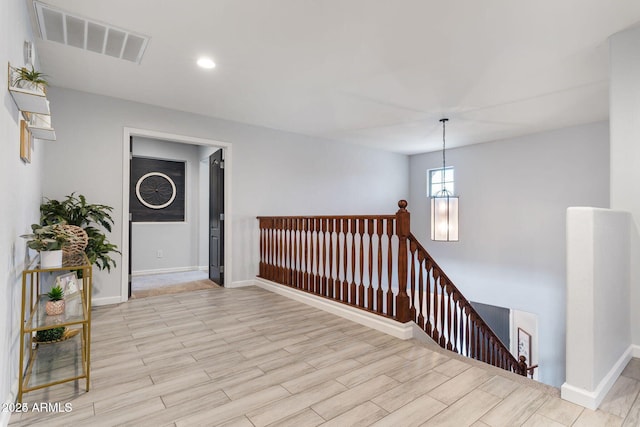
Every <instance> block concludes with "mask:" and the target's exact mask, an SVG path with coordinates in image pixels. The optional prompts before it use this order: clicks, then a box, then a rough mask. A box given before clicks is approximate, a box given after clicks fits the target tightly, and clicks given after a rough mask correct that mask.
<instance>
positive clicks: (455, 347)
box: [453, 293, 460, 353]
mask: <svg viewBox="0 0 640 427" xmlns="http://www.w3.org/2000/svg"><path fill="white" fill-rule="evenodd" d="M459 314H460V313H459V312H458V294H456V293H454V294H453V351H455V352H456V353H459V351H458V348H459V347H458V338H459V336H458V316H459Z"/></svg>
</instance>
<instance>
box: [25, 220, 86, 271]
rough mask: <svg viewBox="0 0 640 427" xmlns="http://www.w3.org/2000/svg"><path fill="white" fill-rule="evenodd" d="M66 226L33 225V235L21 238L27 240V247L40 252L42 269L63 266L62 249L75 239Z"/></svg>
mask: <svg viewBox="0 0 640 427" xmlns="http://www.w3.org/2000/svg"><path fill="white" fill-rule="evenodd" d="M63 225H64V224H52V225H39V224H32V225H31V231H32V233H31V234H23V235H22V236H20V237H23V238H25V239H27V246H28V247H29V248H31V249H34V250H36V251H38V252H40V267H42V268H52V267H60V266H62V247H63V246H64V244H65V243H66V242H67V241H68V240H70V239H73V237H74V236H73V235H71V234H70V233H69V231H67V230H66V229H65V228H64V227H63Z"/></svg>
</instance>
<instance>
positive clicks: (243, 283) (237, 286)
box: [228, 279, 257, 288]
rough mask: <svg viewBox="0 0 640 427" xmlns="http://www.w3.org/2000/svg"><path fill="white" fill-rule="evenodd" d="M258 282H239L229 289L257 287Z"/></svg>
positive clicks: (232, 284) (251, 280)
mask: <svg viewBox="0 0 640 427" xmlns="http://www.w3.org/2000/svg"><path fill="white" fill-rule="evenodd" d="M256 285H257V284H256V282H255V280H253V279H250V280H238V281H237V282H233V283H231V284H230V285H229V286H228V287H229V288H246V287H247V286H256Z"/></svg>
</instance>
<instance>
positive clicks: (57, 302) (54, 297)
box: [44, 286, 64, 316]
mask: <svg viewBox="0 0 640 427" xmlns="http://www.w3.org/2000/svg"><path fill="white" fill-rule="evenodd" d="M47 296H48V297H49V301H47V303H46V304H45V306H44V309H45V311H46V312H47V314H48V315H49V316H57V315H58V314H62V313H64V291H63V290H62V288H61V287H60V286H54V287H53V288H51V290H50V291H49V293H48V294H47Z"/></svg>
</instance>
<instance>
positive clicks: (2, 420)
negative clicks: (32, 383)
mask: <svg viewBox="0 0 640 427" xmlns="http://www.w3.org/2000/svg"><path fill="white" fill-rule="evenodd" d="M5 403H13V402H5ZM10 418H11V412H9V411H7V412H4V411H3V412H0V426H1V427H7V426H8V425H9V419H10Z"/></svg>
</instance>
